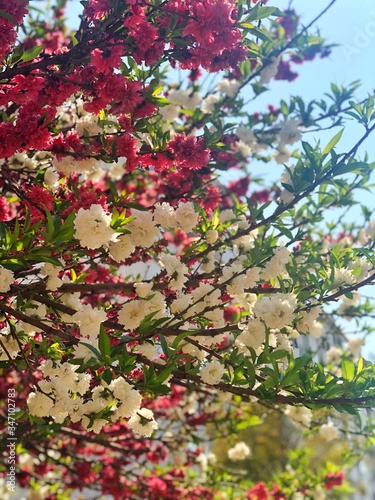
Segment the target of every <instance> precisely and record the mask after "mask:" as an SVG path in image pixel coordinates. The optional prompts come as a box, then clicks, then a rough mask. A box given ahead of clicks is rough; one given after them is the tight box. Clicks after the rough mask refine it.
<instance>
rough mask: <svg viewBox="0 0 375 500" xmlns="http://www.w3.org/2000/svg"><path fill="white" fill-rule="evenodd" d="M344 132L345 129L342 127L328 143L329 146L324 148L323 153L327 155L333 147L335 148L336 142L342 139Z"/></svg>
mask: <svg viewBox="0 0 375 500" xmlns="http://www.w3.org/2000/svg"><path fill="white" fill-rule="evenodd" d="M343 133H344V129H341V130H340V132H338V133H337V134H336V135H335V136H334V137H333V138H332V139H331V140H330V141H329V143H328V144H327V146H326V147H325V148H324V149H323V155H327V154H328V153H329V152H330V151H331V149H333V148H334V147H335V146H336V144H337V143H338V142H339V140H340V139H341V136H342V134H343Z"/></svg>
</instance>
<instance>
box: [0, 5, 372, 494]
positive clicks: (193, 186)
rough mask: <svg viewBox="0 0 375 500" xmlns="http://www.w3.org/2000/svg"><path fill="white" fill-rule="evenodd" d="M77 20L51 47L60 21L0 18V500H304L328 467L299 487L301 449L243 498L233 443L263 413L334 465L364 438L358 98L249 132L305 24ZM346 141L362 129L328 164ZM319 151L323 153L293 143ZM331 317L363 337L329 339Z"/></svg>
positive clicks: (257, 10) (323, 487) (249, 452)
mask: <svg viewBox="0 0 375 500" xmlns="http://www.w3.org/2000/svg"><path fill="white" fill-rule="evenodd" d="M81 3H82V4H83V13H82V15H81V21H80V26H79V28H78V29H77V31H76V32H74V33H73V32H69V31H68V29H67V27H66V25H65V22H64V21H65V20H64V8H65V4H66V1H65V0H57V1H56V2H55V3H54V4H53V5H52V6H51V7H50V12H49V14H48V16H46V15H45V12H42V11H40V9H38V5H37V3H35V2H34V3H33V4H32V5H31V6H28V1H27V0H6V1H5V0H0V33H1V35H0V56H1V63H0V64H1V81H0V111H1V114H0V158H1V159H0V162H1V173H2V175H1V179H0V189H1V197H0V221H1V223H0V237H1V246H0V294H1V297H0V313H1V318H0V320H1V332H0V373H1V382H2V383H1V386H0V387H1V389H0V390H1V395H2V407H1V409H2V420H1V432H2V435H3V437H4V440H3V444H2V446H3V449H4V452H5V462H4V466H3V467H2V469H1V470H2V475H3V486H4V495H5V492H6V491H7V490H8V492H9V491H10V492H12V491H14V489H15V482H17V484H18V485H20V486H22V487H26V488H29V491H30V493H29V494H30V498H43V499H64V498H70V496H71V494H72V492H73V491H83V492H84V493H82V494H83V497H84V498H91V497H90V496H89V495H90V494H91V493H90V491H89V490H90V489H91V490H93V492H94V494H99V495H100V494H108V495H111V497H112V498H115V499H155V500H156V499H161V498H163V499H168V498H170V499H174V500H176V499H179V498H188V499H202V498H205V499H225V498H239V499H240V498H257V499H267V498H274V499H283V498H285V499H287V498H288V499H289V498H296V499H297V498H315V499H318V498H325V495H326V494H329V492H330V490H332V489H333V488H335V487H336V486H339V485H341V484H342V483H343V480H344V476H343V472H342V471H341V467H342V465H343V464H336V465H332V464H331V465H329V464H326V463H324V464H322V465H321V466H320V467H319V468H309V466H308V465H306V464H307V463H308V462H307V458H306V456H305V455H303V451H302V449H301V450H299V451H298V450H297V451H295V452H294V455H292V456H291V457H290V460H291V462H290V464H289V466H288V467H289V468H286V469H285V470H284V471H279V474H276V475H275V477H274V478H272V477H270V478H269V481H268V484H265V483H264V482H257V481H256V480H254V481H252V480H250V479H248V478H247V476H245V477H244V476H243V474H242V475H241V464H244V463H245V462H246V463H248V466H249V467H250V468H251V460H252V459H256V450H255V449H252V447H251V446H250V443H249V442H245V441H244V440H239V436H240V435H241V434H240V433H241V432H242V431H243V430H244V429H246V428H251V429H254V430H253V432H254V433H256V432H257V428H256V427H254V426H255V425H261V424H262V418H263V417H262V415H266V414H267V413H269V412H276V413H277V414H278V415H280V416H281V417H280V418H281V419H282V420H283V421H285V422H286V421H287V420H288V419H290V420H291V421H292V422H294V423H295V424H296V425H297V426H300V427H301V428H302V429H303V430H304V431H305V432H307V434H310V435H313V436H315V437H316V438H317V437H318V436H319V437H320V438H322V439H325V440H326V441H329V442H331V441H332V442H337V443H339V442H340V438H345V440H346V441H350V440H352V439H354V438H355V439H356V441H353V442H352V444H353V446H351V447H350V448H349V449H348V448H346V452H347V458H348V456H349V455H350V453H349V451H351V453H352V455H350V456H351V458H352V456H353V454H354V453H355V450H356V449H358V447H359V446H362V447H363V446H366V443H368V442H369V441H371V439H374V438H373V436H372V425H371V421H370V420H368V419H367V420H365V419H364V417H363V412H361V409H363V408H372V407H373V406H374V404H375V371H374V365H372V364H371V363H370V362H369V361H366V360H364V359H363V358H362V357H361V355H360V350H361V345H362V343H363V340H364V337H365V336H366V334H368V333H370V332H371V325H370V326H369V325H367V326H366V325H365V326H363V325H362V323H361V321H362V320H361V318H366V317H370V316H371V314H372V313H373V307H372V305H371V302H370V301H369V300H368V299H361V297H360V295H359V292H358V290H359V289H360V288H361V287H363V286H364V285H368V284H371V283H372V282H373V280H374V255H373V248H374V235H375V220H373V219H372V218H371V217H372V212H371V210H370V209H369V207H367V206H365V205H364V206H362V205H361V204H360V202H359V197H360V195H361V192H362V191H363V190H367V189H368V187H369V182H370V174H371V172H372V170H373V168H374V164H371V163H369V161H368V159H367V157H366V156H363V155H362V157H361V156H360V155H359V154H358V149H359V147H360V146H361V145H362V143H364V142H365V140H366V139H367V138H368V137H369V136H370V134H371V132H372V131H373V130H374V128H375V123H374V118H375V114H374V112H373V97H368V98H366V99H364V100H362V101H359V102H357V101H355V97H354V92H355V91H356V88H357V84H353V85H352V86H349V88H341V87H337V86H334V85H332V87H331V94H330V95H326V96H325V98H324V99H321V98H319V99H317V100H314V101H312V102H308V103H305V102H304V101H303V100H302V99H301V98H299V97H293V98H291V99H285V100H283V101H282V102H281V103H273V105H270V106H269V109H268V110H267V111H266V112H262V111H261V110H259V111H258V112H253V111H251V109H252V107H253V105H252V106H251V107H250V105H249V101H251V103H252V102H253V101H254V102H256V98H257V96H258V95H259V94H261V93H263V92H265V91H266V90H267V85H268V83H269V82H270V81H271V80H289V81H292V80H294V79H295V78H296V77H297V76H298V74H297V72H296V68H298V65H299V64H302V63H305V62H307V61H310V60H312V59H314V58H315V57H325V56H327V55H328V53H329V51H330V47H329V46H328V45H326V43H325V41H324V40H323V39H321V38H320V37H318V36H316V34H315V30H314V23H315V22H316V21H317V20H318V19H319V17H320V15H322V14H323V13H320V14H318V15H317V18H316V19H315V20H313V21H312V23H311V24H310V25H308V26H306V27H303V28H302V27H300V25H299V18H298V16H297V14H296V13H295V11H294V10H291V9H289V10H287V11H285V12H281V11H280V10H278V9H277V8H275V7H272V6H270V5H265V4H266V3H267V2H265V1H263V2H257V1H251V0H204V1H203V0H202V1H200V0H164V1H162V0H85V1H82V2H81ZM333 3H334V0H333V1H331V2H330V4H329V5H327V8H328V7H329V6H330V5H332V4H333ZM28 9H29V10H28ZM346 120H354V121H356V122H357V123H358V127H359V128H360V127H362V128H363V133H362V135H361V137H360V139H359V140H357V141H356V142H353V144H350V145H348V144H345V145H343V144H342V143H341V142H340V138H341V134H342V132H343V127H345V123H346ZM326 128H329V129H332V139H331V140H330V141H329V142H328V144H321V143H320V142H317V143H315V144H314V145H313V144H312V143H311V142H307V141H306V140H304V139H305V137H303V134H305V133H306V132H307V131H311V130H315V131H316V132H319V130H320V129H326ZM335 129H336V130H335ZM255 162H258V163H259V162H262V163H263V165H264V170H265V172H268V171H270V170H271V168H272V170H275V169H276V168H278V169H279V170H278V177H279V178H280V180H279V181H276V180H275V179H274V178H272V180H271V181H270V182H268V180H267V179H268V177H266V180H265V182H264V183H263V184H262V181H261V180H259V179H256V178H255V177H254V175H253V174H252V164H255ZM275 164H277V166H276V165H275ZM228 171H229V173H230V175H229V176H228V174H227V172H228ZM223 173H225V175H223ZM358 206H361V208H362V210H358ZM353 208H354V209H355V210H356V211H355V212H354V213H355V215H353V216H351V215H350V214H351V211H352V210H353ZM358 214H359V215H358ZM332 217H334V218H335V222H334V223H332V222H330V221H331V219H332ZM345 318H358V325H362V326H361V328H362V332H363V333H362V335H360V336H356V337H351V338H349V339H346V340H345V334H344V333H343V332H342V328H343V321H344V320H345ZM359 328H360V326H358V329H359ZM306 342H307V344H306ZM306 345H307V346H308V347H306ZM303 346H305V347H303ZM324 349H326V350H328V349H329V350H328V352H327V353H326V354H325V355H324V356H322V353H323V351H324ZM254 408H262V412H258V414H255V413H254V411H253V409H254ZM280 425H281V424H280ZM7 436H8V437H7ZM358 436H361V437H360V438H359V437H358ZM217 437H220V438H221V439H225V440H226V443H227V449H226V457H227V461H224V462H220V463H219V461H218V458H217V457H216V456H215V454H214V453H212V451H213V450H214V448H213V449H211V447H210V442H211V441H212V440H214V439H215V438H217ZM291 471H293V472H291ZM275 472H277V471H275ZM95 492H96V493H95ZM342 494H343V493H342ZM293 495H294V496H293Z"/></svg>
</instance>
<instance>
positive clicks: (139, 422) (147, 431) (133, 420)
mask: <svg viewBox="0 0 375 500" xmlns="http://www.w3.org/2000/svg"><path fill="white" fill-rule="evenodd" d="M128 425H129V427H130V428H131V430H132V431H134V432H135V433H136V434H139V435H140V436H144V437H150V436H151V434H152V432H153V431H154V430H156V429H157V428H158V424H157V422H155V420H154V414H153V412H152V411H151V410H149V409H148V408H140V409H139V410H137V411H136V412H135V413H134V414H133V415H132V416H131V417H130V419H129V422H128Z"/></svg>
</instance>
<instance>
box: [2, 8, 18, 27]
mask: <svg viewBox="0 0 375 500" xmlns="http://www.w3.org/2000/svg"><path fill="white" fill-rule="evenodd" d="M0 17H3V18H4V19H6V20H7V21H10V22H11V23H12V24H14V25H15V26H17V24H18V22H17V21H16V20H15V19H14V17H13V16H12V15H10V14H9V13H8V12H5V11H4V10H0Z"/></svg>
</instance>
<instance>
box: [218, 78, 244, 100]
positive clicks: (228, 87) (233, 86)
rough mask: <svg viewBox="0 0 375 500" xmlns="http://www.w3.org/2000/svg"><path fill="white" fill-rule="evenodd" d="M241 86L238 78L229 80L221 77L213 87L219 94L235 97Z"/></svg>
mask: <svg viewBox="0 0 375 500" xmlns="http://www.w3.org/2000/svg"><path fill="white" fill-rule="evenodd" d="M240 86H241V82H239V81H238V80H229V79H228V78H223V80H221V81H220V82H219V83H218V84H217V85H216V87H215V90H216V91H217V92H220V93H221V94H226V95H227V96H228V97H235V96H236V95H237V93H238V90H239V88H240Z"/></svg>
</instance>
